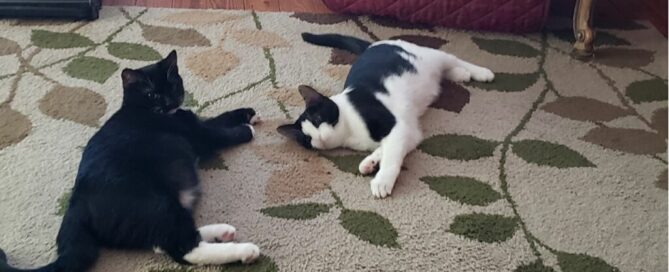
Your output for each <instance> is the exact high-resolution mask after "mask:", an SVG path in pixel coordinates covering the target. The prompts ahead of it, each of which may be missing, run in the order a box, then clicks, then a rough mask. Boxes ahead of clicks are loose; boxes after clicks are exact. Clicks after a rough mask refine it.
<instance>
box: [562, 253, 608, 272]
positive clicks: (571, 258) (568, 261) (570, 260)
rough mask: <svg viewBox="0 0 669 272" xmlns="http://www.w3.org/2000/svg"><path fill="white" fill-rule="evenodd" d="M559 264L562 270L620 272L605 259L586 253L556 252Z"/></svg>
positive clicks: (571, 271)
mask: <svg viewBox="0 0 669 272" xmlns="http://www.w3.org/2000/svg"><path fill="white" fill-rule="evenodd" d="M555 255H557V259H558V265H559V266H560V269H562V272H586V271H587V272H619V271H620V270H619V269H618V268H615V267H613V266H611V265H609V264H607V263H606V262H605V261H604V260H602V259H600V258H597V257H592V256H588V255H586V254H572V253H566V252H556V253H555Z"/></svg>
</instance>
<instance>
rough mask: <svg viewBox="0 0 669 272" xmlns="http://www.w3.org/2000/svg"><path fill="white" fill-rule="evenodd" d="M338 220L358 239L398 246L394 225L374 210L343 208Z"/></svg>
mask: <svg viewBox="0 0 669 272" xmlns="http://www.w3.org/2000/svg"><path fill="white" fill-rule="evenodd" d="M339 222H340V223H341V225H342V226H343V227H344V228H345V229H346V230H347V231H348V232H349V233H351V234H353V235H355V236H357V237H358V238H359V239H360V240H363V241H367V242H369V243H370V244H373V245H377V246H385V247H395V248H396V247H399V244H398V243H397V231H396V230H395V227H393V225H392V224H390V221H388V219H386V218H384V217H382V216H380V215H378V214H376V213H374V212H369V211H355V210H348V209H345V210H343V211H342V212H341V214H340V215H339Z"/></svg>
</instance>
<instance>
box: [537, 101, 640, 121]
mask: <svg viewBox="0 0 669 272" xmlns="http://www.w3.org/2000/svg"><path fill="white" fill-rule="evenodd" d="M541 109H542V110H544V111H546V112H550V113H553V114H556V115H558V116H560V117H564V118H568V119H572V120H577V121H591V122H608V121H611V120H614V119H617V118H620V117H623V116H627V115H630V112H629V111H628V110H626V109H623V108H621V107H618V106H614V105H611V104H609V103H604V102H602V101H599V100H595V99H592V98H587V97H559V98H558V99H557V100H555V101H553V102H550V103H547V104H545V105H543V106H542V107H541Z"/></svg>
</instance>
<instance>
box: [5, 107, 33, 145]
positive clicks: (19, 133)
mask: <svg viewBox="0 0 669 272" xmlns="http://www.w3.org/2000/svg"><path fill="white" fill-rule="evenodd" d="M0 116H2V118H0V150H2V149H3V148H5V147H8V146H11V145H14V144H16V143H19V142H21V141H22V140H23V139H25V138H26V137H28V134H30V131H31V130H32V126H33V124H32V122H30V119H28V117H26V116H25V115H23V114H22V113H20V112H18V111H16V110H14V109H12V108H10V107H9V105H8V104H5V105H0Z"/></svg>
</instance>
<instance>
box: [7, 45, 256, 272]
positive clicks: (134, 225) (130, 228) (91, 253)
mask: <svg viewBox="0 0 669 272" xmlns="http://www.w3.org/2000/svg"><path fill="white" fill-rule="evenodd" d="M121 77H122V79H123V90H124V92H123V105H122V106H121V108H120V109H119V110H118V111H117V112H116V113H115V114H114V115H113V116H112V117H111V118H110V119H109V120H108V121H107V122H106V123H105V124H104V125H103V126H102V128H101V129H100V130H99V131H98V132H97V133H96V134H95V135H93V137H92V138H91V139H90V141H89V142H88V144H87V145H86V148H85V150H84V153H83V155H82V158H81V163H80V164H79V172H78V173H77V178H76V182H75V185H74V189H73V190H72V198H71V199H70V205H69V208H68V209H67V212H66V213H65V216H64V218H63V222H62V225H61V227H60V231H59V232H58V237H57V240H56V243H57V244H58V258H57V259H56V260H55V261H54V262H52V263H51V264H49V265H47V266H45V267H42V268H39V269H34V270H28V271H63V272H76V271H85V270H87V269H88V268H90V267H91V266H92V265H93V264H94V263H95V260H96V259H97V257H98V254H99V250H100V248H101V247H108V248H117V249H154V250H156V251H164V252H165V253H167V255H169V256H170V257H171V258H172V259H173V260H175V261H177V262H179V263H183V264H223V263H229V262H235V261H242V262H245V263H248V262H252V261H254V260H255V259H256V258H257V257H258V256H259V254H260V253H259V249H258V247H257V246H256V245H254V244H251V243H233V242H230V241H231V240H233V239H234V234H235V228H234V227H232V226H230V225H226V224H217V225H208V226H204V227H201V228H199V229H198V228H196V227H195V222H194V221H193V217H192V214H191V210H192V208H193V205H195V203H196V201H197V199H198V196H199V195H200V187H199V185H198V183H199V182H198V176H197V171H196V167H195V165H196V163H197V161H198V159H199V158H206V157H208V156H211V155H214V154H215V152H216V151H217V150H220V149H222V148H225V147H230V146H234V145H238V144H242V143H246V142H249V141H251V139H252V138H253V127H252V126H251V123H253V122H254V120H253V119H255V117H256V115H255V111H254V110H253V109H250V108H243V109H238V110H234V111H230V112H226V113H223V114H221V115H219V116H217V117H215V118H212V119H209V120H205V121H201V120H200V119H199V118H198V117H197V116H196V115H195V114H194V113H193V112H191V111H187V110H182V109H179V106H180V105H181V103H182V102H183V100H184V89H183V83H182V80H181V77H180V76H179V72H178V67H177V55H176V52H175V51H172V52H171V53H170V54H169V55H168V56H167V57H166V58H165V59H163V60H161V61H159V62H157V63H155V64H152V65H149V66H146V67H143V68H140V69H137V70H132V69H125V70H123V72H122V74H121ZM221 242H224V243H221ZM0 271H26V270H20V269H16V268H12V267H10V266H9V265H8V264H7V263H6V256H5V254H4V253H3V252H2V251H1V250H0Z"/></svg>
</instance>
